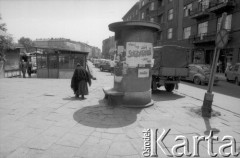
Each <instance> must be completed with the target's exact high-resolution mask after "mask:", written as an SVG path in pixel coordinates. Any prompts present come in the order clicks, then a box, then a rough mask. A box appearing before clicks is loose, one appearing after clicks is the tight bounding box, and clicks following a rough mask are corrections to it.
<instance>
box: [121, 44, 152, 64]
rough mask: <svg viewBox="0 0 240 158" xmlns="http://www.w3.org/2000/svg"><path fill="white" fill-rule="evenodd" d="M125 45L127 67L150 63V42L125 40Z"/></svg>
mask: <svg viewBox="0 0 240 158" xmlns="http://www.w3.org/2000/svg"><path fill="white" fill-rule="evenodd" d="M126 47H127V48H126V63H127V64H128V66H129V67H137V66H138V65H143V64H151V63H152V57H153V46H152V43H145V42H127V44H126Z"/></svg>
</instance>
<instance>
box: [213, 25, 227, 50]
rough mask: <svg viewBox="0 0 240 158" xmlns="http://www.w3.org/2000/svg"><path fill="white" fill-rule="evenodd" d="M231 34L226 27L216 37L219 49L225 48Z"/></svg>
mask: <svg viewBox="0 0 240 158" xmlns="http://www.w3.org/2000/svg"><path fill="white" fill-rule="evenodd" d="M228 38H229V34H228V31H227V30H226V29H221V30H220V31H219V32H218V34H217V37H216V43H215V44H216V47H217V48H218V49H223V48H224V47H225V46H226V45H227V43H228Z"/></svg>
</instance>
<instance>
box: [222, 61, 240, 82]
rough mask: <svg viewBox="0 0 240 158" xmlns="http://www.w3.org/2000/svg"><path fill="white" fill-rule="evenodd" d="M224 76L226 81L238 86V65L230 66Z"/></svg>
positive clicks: (239, 76)
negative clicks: (233, 82)
mask: <svg viewBox="0 0 240 158" xmlns="http://www.w3.org/2000/svg"><path fill="white" fill-rule="evenodd" d="M225 76H226V79H227V81H235V83H236V84H237V85H240V63H237V64H235V65H234V66H230V67H229V68H228V69H227V70H226V72H225Z"/></svg>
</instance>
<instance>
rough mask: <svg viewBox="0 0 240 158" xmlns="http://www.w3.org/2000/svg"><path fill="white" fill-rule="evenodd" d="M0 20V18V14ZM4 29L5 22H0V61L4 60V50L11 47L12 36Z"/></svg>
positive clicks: (5, 27) (0, 18)
mask: <svg viewBox="0 0 240 158" xmlns="http://www.w3.org/2000/svg"><path fill="white" fill-rule="evenodd" d="M0 20H2V17H1V15H0ZM6 31H7V26H6V24H5V23H2V22H0V61H2V60H5V51H6V50H7V49H11V48H13V38H12V37H11V36H10V35H9V34H8V33H6Z"/></svg>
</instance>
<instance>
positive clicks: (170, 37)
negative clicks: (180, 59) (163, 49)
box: [167, 28, 173, 39]
mask: <svg viewBox="0 0 240 158" xmlns="http://www.w3.org/2000/svg"><path fill="white" fill-rule="evenodd" d="M172 35H173V29H172V28H169V29H168V35H167V38H168V39H172Z"/></svg>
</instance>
